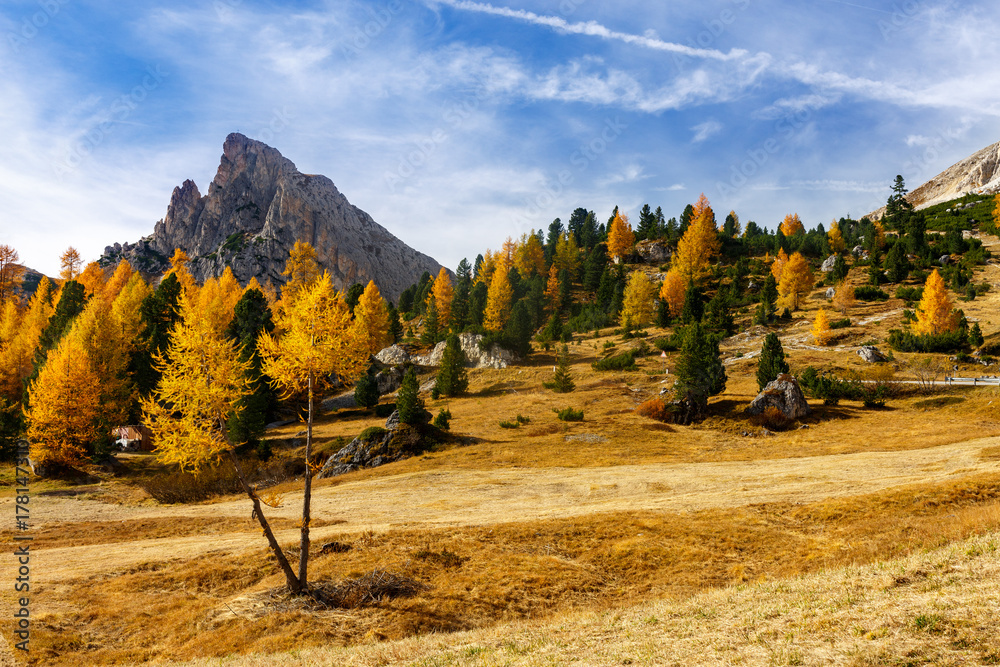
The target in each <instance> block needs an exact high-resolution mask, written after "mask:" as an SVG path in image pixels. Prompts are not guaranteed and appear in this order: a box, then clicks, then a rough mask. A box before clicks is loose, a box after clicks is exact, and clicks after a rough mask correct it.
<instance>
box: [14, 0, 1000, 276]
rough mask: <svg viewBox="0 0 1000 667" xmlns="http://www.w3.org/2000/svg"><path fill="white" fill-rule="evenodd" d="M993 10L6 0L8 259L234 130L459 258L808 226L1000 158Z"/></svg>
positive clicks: (404, 232) (134, 227)
mask: <svg viewBox="0 0 1000 667" xmlns="http://www.w3.org/2000/svg"><path fill="white" fill-rule="evenodd" d="M998 24H1000V13H998V12H997V11H996V8H995V6H994V5H993V4H992V3H989V2H986V1H985V0H981V1H971V2H958V1H950V0H923V1H922V0H901V1H899V0H898V1H897V2H886V1H882V0H858V1H857V2H849V1H847V0H843V1H842V0H813V1H810V2H801V1H800V2H792V1H790V0H700V1H686V0H685V1H662V2H639V1H634V0H619V1H617V2H614V3H612V2H598V1H597V0H552V1H548V2H540V1H533V0H510V1H509V2H502V3H485V2H473V1H462V0H424V1H407V0H385V1H382V0H377V1H374V2H353V1H334V0H331V1H329V2H307V1H304V0H303V1H301V2H277V1H272V2H258V1H254V0H199V1H196V2H195V1H184V0H172V1H171V2H155V1H154V2H131V3H122V2H113V1H111V0H23V1H22V0H5V1H4V2H3V3H2V5H0V37H2V38H0V136H2V137H3V139H2V140H0V243H8V244H10V245H13V246H14V247H15V248H16V249H17V250H18V251H19V252H20V255H21V259H22V262H24V263H25V264H27V265H29V266H31V267H33V268H37V269H39V270H41V271H43V272H46V273H49V274H50V275H51V274H55V273H57V272H58V255H59V254H60V252H61V251H62V250H63V249H65V248H66V247H67V246H69V245H73V246H75V247H77V248H78V249H79V250H80V251H81V253H82V254H83V256H84V258H85V259H87V260H92V259H96V258H97V257H98V255H99V254H100V253H101V251H102V250H103V248H104V246H105V245H108V244H111V243H114V242H115V241H118V242H124V241H135V240H136V239H138V238H139V237H141V236H144V235H146V234H149V233H151V232H152V229H153V224H154V223H155V222H156V221H157V220H158V219H160V218H162V217H163V215H164V213H165V212H166V206H167V203H168V201H169V198H170V193H171V191H172V190H173V188H174V187H175V186H177V185H179V184H180V183H181V182H182V181H183V180H184V179H186V178H191V179H193V180H194V181H195V182H196V183H197V184H198V186H199V188H201V190H202V192H205V191H206V190H207V185H208V183H209V182H210V181H211V179H212V178H213V176H214V175H215V170H216V168H217V167H218V162H219V157H220V155H221V152H222V142H223V140H224V139H225V136H226V135H227V134H228V133H229V132H233V131H239V132H243V133H244V134H247V135H248V136H250V137H253V138H256V139H260V140H262V141H265V142H266V143H268V144H270V145H272V146H274V147H276V148H278V149H279V150H280V151H281V152H282V153H283V154H284V155H285V156H286V157H288V158H289V159H291V160H292V161H293V162H295V163H296V165H297V166H298V167H299V169H300V170H302V171H304V172H307V173H321V174H325V175H327V176H329V177H330V178H331V179H333V181H334V182H335V183H336V184H337V186H338V187H339V188H340V189H341V191H342V192H344V193H345V194H346V195H347V197H348V198H349V199H350V200H351V202H352V203H354V204H355V205H357V206H359V207H361V208H363V209H365V210H366V211H368V212H369V213H371V214H372V216H373V217H374V218H375V219H376V220H377V221H378V222H380V223H381V224H382V225H384V226H385V227H387V228H388V229H389V230H390V231H392V232H393V233H394V234H396V235H397V236H399V237H400V238H402V239H403V240H404V241H406V242H407V243H409V244H410V245H411V246H413V247H415V248H417V249H419V250H421V251H423V252H426V253H428V254H431V255H432V256H434V257H435V258H436V259H438V260H439V261H441V262H442V263H444V264H446V265H448V266H450V267H452V268H454V266H455V265H456V264H457V263H458V261H459V260H460V259H461V258H462V257H469V258H470V259H471V258H473V257H475V255H476V254H477V253H479V252H482V251H483V250H484V249H485V248H486V247H494V248H495V247H498V246H499V245H500V244H501V243H502V241H503V239H504V238H505V237H507V236H508V235H511V236H515V237H516V236H518V235H520V234H521V233H523V232H526V231H528V230H529V229H532V228H540V227H541V228H545V227H547V226H548V224H549V223H550V222H551V221H552V219H553V218H555V217H561V218H562V219H563V220H566V219H567V218H568V217H569V214H570V213H571V212H572V210H573V209H574V208H576V207H577V206H584V207H586V208H588V209H593V210H595V211H596V212H597V213H598V215H599V217H600V219H602V220H604V219H606V218H607V217H608V216H609V215H610V213H611V210H612V208H613V207H614V206H615V205H619V206H621V207H622V208H623V209H624V210H626V211H627V212H628V213H630V214H631V215H632V216H633V217H636V216H637V213H638V209H639V208H640V207H641V206H642V205H643V204H644V203H649V204H650V205H651V206H653V207H656V206H662V207H663V210H664V212H665V213H666V215H667V216H668V217H670V216H677V215H679V214H680V212H681V211H682V210H683V208H684V206H685V205H686V204H688V203H692V202H694V201H695V200H696V199H697V197H698V195H699V193H701V192H705V194H706V195H707V196H708V198H709V200H710V201H711V202H712V205H713V207H714V208H715V209H716V212H717V214H724V213H725V212H728V211H729V210H730V209H734V210H735V211H736V212H737V213H738V214H739V215H740V218H741V219H742V220H743V221H747V220H755V221H756V222H757V223H758V224H761V225H764V226H767V227H770V228H773V227H774V226H775V225H776V224H777V223H778V222H779V221H780V220H781V218H782V217H784V215H785V214H786V213H791V212H798V213H799V214H800V215H801V216H802V218H803V220H804V222H805V223H806V224H807V226H815V225H816V224H817V223H820V222H822V223H825V224H826V223H829V221H830V220H831V219H832V218H834V217H840V216H842V215H847V214H853V215H855V216H856V217H858V216H860V215H863V214H864V213H866V212H868V211H870V210H872V209H874V208H876V207H878V206H879V205H881V204H882V203H884V201H885V198H886V197H887V196H888V193H889V184H890V183H891V181H892V179H893V177H894V176H895V175H896V174H897V173H902V174H903V175H904V176H905V177H906V179H907V182H908V184H909V185H910V186H911V187H916V186H917V185H919V184H920V183H922V182H923V181H925V180H927V179H928V178H930V177H932V176H934V175H935V174H936V173H938V172H939V171H941V170H943V169H944V168H946V167H948V166H949V165H951V164H952V163H953V162H956V161H957V160H959V159H961V158H964V157H966V156H967V155H969V154H971V153H973V152H975V151H977V150H979V149H981V148H983V147H985V146H987V145H989V144H992V143H994V142H996V141H998V140H1000V128H998V123H997V119H998V115H1000V68H997V67H996V63H997V62H1000V58H998V55H1000V41H998V40H997V39H996V37H995V36H996V35H997V34H1000V30H998V28H1000V25H998Z"/></svg>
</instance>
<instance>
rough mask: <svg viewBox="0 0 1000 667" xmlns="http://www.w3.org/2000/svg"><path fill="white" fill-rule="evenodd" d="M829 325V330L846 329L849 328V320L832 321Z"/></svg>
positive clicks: (846, 318)
mask: <svg viewBox="0 0 1000 667" xmlns="http://www.w3.org/2000/svg"><path fill="white" fill-rule="evenodd" d="M829 325H830V328H831V329H846V328H847V327H849V326H851V318H849V317H845V318H844V319H842V320H833V321H832V322H830V323H829Z"/></svg>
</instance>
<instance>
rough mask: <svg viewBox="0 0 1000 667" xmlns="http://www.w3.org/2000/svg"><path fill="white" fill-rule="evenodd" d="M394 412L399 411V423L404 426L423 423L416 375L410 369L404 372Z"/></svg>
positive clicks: (424, 411) (421, 403)
mask: <svg viewBox="0 0 1000 667" xmlns="http://www.w3.org/2000/svg"><path fill="white" fill-rule="evenodd" d="M396 410H398V411H399V421H401V422H402V423H404V424H421V423H423V422H424V421H425V419H424V415H425V413H426V410H424V401H423V399H422V398H420V385H419V384H418V383H417V373H416V371H414V370H413V368H412V367H410V368H409V370H407V371H406V374H405V375H404V376H403V384H402V385H400V387H399V391H398V392H397V393H396Z"/></svg>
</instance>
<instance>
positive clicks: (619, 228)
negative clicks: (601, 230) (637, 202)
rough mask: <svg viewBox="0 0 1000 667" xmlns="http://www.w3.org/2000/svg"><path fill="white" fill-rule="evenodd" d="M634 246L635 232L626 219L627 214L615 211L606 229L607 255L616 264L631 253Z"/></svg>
mask: <svg viewBox="0 0 1000 667" xmlns="http://www.w3.org/2000/svg"><path fill="white" fill-rule="evenodd" d="M634 246H635V233H634V232H633V231H632V225H631V224H630V223H629V221H628V216H627V215H625V214H624V213H622V212H621V211H616V212H615V218H614V220H612V221H611V229H609V230H608V257H610V258H611V259H612V261H613V262H614V263H615V264H617V263H618V262H620V261H621V260H622V259H624V258H625V257H628V256H629V255H630V254H631V253H632V248H633V247H634Z"/></svg>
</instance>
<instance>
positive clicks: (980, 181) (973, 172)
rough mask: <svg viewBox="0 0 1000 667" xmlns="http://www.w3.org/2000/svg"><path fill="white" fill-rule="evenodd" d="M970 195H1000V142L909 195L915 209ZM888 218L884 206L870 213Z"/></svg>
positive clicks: (871, 216) (975, 154) (873, 217)
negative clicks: (969, 193)
mask: <svg viewBox="0 0 1000 667" xmlns="http://www.w3.org/2000/svg"><path fill="white" fill-rule="evenodd" d="M967 192H974V193H976V194H982V195H995V194H997V193H998V192H1000V142H997V143H995V144H993V145H992V146H987V147H986V148H984V149H983V150H981V151H979V152H977V153H974V154H972V155H970V156H969V157H967V158H965V159H964V160H961V161H960V162H956V163H955V164H953V165H952V166H950V167H948V168H947V169H945V170H944V171H942V172H941V173H940V174H938V175H937V176H935V177H934V178H932V179H931V180H929V181H927V182H926V183H924V184H923V185H921V186H920V187H918V188H916V189H915V190H913V192H910V193H909V194H907V195H906V199H907V201H909V202H910V203H911V204H913V206H914V208H918V209H920V208H927V207H928V206H933V205H934V204H940V203H941V202H945V201H949V200H951V199H957V198H959V197H961V196H962V195H964V194H965V193H967ZM883 215H885V207H884V206H883V207H882V208H880V209H878V210H876V211H873V212H871V213H869V214H868V216H869V217H870V218H872V219H877V218H881V217H882V216H883Z"/></svg>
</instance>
